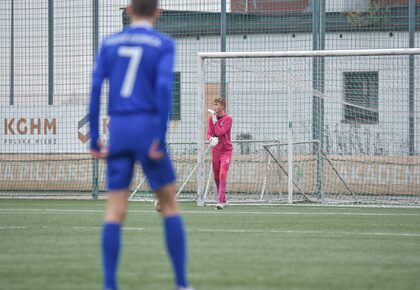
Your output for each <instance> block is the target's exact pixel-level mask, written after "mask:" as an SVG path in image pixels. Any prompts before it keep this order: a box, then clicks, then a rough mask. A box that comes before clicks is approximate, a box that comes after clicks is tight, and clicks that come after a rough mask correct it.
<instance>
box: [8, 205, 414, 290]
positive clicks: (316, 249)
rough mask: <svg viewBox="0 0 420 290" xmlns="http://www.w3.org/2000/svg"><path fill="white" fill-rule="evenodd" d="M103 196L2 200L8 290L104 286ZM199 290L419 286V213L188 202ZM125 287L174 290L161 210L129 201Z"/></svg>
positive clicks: (192, 272) (192, 262)
mask: <svg viewBox="0 0 420 290" xmlns="http://www.w3.org/2000/svg"><path fill="white" fill-rule="evenodd" d="M104 204H105V203H104V201H88V200H86V201H80V200H79V201H75V200H70V201H67V200H0V289H5V290H6V289H7V290H17V289H20V290H30V289H39V290H64V289H69V290H70V289H72V290H74V289H83V290H94V289H98V290H100V289H101V267H100V249H99V240H100V231H101V224H102V216H103V209H104ZM181 208H182V211H183V214H184V218H185V223H186V226H187V230H188V244H189V272H190V275H189V278H190V281H191V284H192V285H193V286H194V288H195V289H196V290H216V289H227V290H239V289H241V290H268V289H270V290H271V289H287V290H292V289H296V290H297V289H302V290H303V289H319V290H328V289H334V290H335V289H340V290H347V289H348V290H350V289H355V290H356V289H381V290H383V289H392V290H396V289H410V290H414V289H420V209H397V208H382V209H381V208H334V207H316V206H315V207H308V206H293V207H289V206H230V207H228V208H226V209H225V210H223V211H216V210H215V209H214V208H213V207H197V206H196V205H195V204H192V203H182V204H181ZM119 282H120V290H130V289H132V290H134V289H136V290H137V289H147V290H165V289H168V290H171V289H173V284H172V272H171V268H170V264H169V261H168V258H167V256H166V252H165V248H164V244H163V240H162V226H161V220H160V217H159V215H158V214H157V213H156V212H154V210H153V207H152V205H151V203H142V202H131V203H130V207H129V214H128V217H127V221H126V223H125V224H124V230H123V248H122V254H121V260H120V268H119Z"/></svg>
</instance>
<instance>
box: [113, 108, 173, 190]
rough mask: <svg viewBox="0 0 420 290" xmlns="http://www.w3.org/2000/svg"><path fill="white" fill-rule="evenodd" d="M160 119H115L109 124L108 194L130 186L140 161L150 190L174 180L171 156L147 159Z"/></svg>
mask: <svg viewBox="0 0 420 290" xmlns="http://www.w3.org/2000/svg"><path fill="white" fill-rule="evenodd" d="M156 118H157V117H156V116H155V115H152V114H133V115H123V116H112V117H111V121H110V123H109V155H108V159H107V187H108V190H109V191H118V190H126V189H128V188H129V187H130V183H131V179H132V177H133V172H134V164H135V163H136V161H139V162H140V164H141V166H142V168H143V172H144V174H145V175H146V177H147V180H148V181H149V185H150V187H151V188H152V189H153V190H154V191H156V190H157V189H159V188H161V187H162V186H164V185H167V184H169V183H172V182H174V181H175V178H176V177H175V172H174V170H173V167H172V163H171V160H170V157H169V155H168V153H167V152H166V151H165V152H166V154H165V157H164V158H162V159H160V160H158V161H155V160H151V159H149V158H148V152H149V148H150V146H151V144H152V142H153V141H154V140H155V139H156V138H157V133H156V132H158V124H157V121H156V120H157V119H156Z"/></svg>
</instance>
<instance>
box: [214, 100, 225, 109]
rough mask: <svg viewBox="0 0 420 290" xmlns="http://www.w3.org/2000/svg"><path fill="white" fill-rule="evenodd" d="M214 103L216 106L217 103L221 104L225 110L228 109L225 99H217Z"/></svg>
mask: <svg viewBox="0 0 420 290" xmlns="http://www.w3.org/2000/svg"><path fill="white" fill-rule="evenodd" d="M213 103H214V104H215V103H219V104H221V105H222V106H223V108H224V109H226V100H225V99H223V98H215V99H214V100H213Z"/></svg>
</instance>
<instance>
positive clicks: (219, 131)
mask: <svg viewBox="0 0 420 290" xmlns="http://www.w3.org/2000/svg"><path fill="white" fill-rule="evenodd" d="M230 128H232V118H230V117H229V118H226V120H224V121H223V127H220V123H217V124H215V125H214V126H213V130H214V135H216V136H217V137H220V136H222V135H224V134H225V133H226V132H227V131H228V130H229V129H230Z"/></svg>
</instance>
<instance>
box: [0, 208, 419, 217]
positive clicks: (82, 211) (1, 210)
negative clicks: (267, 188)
mask: <svg viewBox="0 0 420 290" xmlns="http://www.w3.org/2000/svg"><path fill="white" fill-rule="evenodd" d="M17 212H39V213H42V214H45V213H69V212H76V213H103V212H104V210H95V209H42V208H32V209H31V208H17V209H12V208H0V214H3V213H8V214H9V213H12V214H13V213H17ZM128 212H129V213H153V214H156V211H155V210H128ZM181 213H182V214H202V215H205V214H214V215H218V214H219V215H220V214H224V215H315V216H316V215H319V216H322V215H328V216H331V215H342V216H420V212H419V213H367V212H313V211H312V212H287V211H229V209H227V210H224V211H216V210H211V211H209V210H203V211H198V210H183V211H181Z"/></svg>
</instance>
